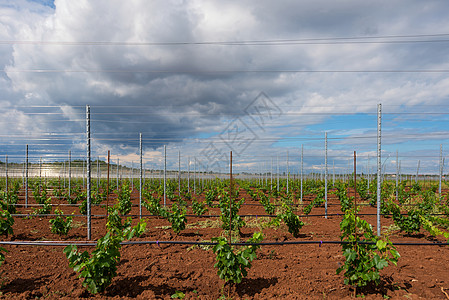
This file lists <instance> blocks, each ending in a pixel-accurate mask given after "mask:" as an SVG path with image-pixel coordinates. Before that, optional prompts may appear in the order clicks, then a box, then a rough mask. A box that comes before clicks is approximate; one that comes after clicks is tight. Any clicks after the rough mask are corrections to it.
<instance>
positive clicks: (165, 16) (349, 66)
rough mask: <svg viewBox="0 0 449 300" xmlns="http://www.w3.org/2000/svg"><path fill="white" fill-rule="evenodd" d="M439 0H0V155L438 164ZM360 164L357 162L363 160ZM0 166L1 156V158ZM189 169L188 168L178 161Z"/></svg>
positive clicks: (447, 116)
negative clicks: (88, 135) (379, 154)
mask: <svg viewBox="0 0 449 300" xmlns="http://www.w3.org/2000/svg"><path fill="white" fill-rule="evenodd" d="M448 15H449V6H448V5H447V2H446V1H430V0H429V1H418V0H416V1H355V0H347V1H296V0H295V1H289V0H285V1H263V0H262V1H195V0H192V1H180V0H178V1H166V0H164V1H148V0H129V1H115V0H97V1H87V0H79V1H69V0H56V1H51V0H42V1H25V0H1V1H0V65H1V69H2V72H1V74H0V91H1V95H0V117H1V119H0V122H1V126H0V145H1V147H0V155H2V156H3V155H6V154H8V155H9V157H10V160H16V161H21V160H23V155H24V149H25V145H26V144H28V145H29V148H30V155H31V156H32V160H33V159H34V160H37V159H38V158H40V157H43V159H44V160H47V161H50V160H63V159H66V157H67V152H68V150H71V151H72V152H73V156H74V157H83V156H85V148H86V147H85V143H86V142H85V131H86V121H85V118H86V105H90V109H91V129H92V138H93V139H92V150H93V156H94V157H100V158H101V159H104V158H105V157H106V153H107V150H111V153H112V157H113V158H114V159H116V158H118V157H119V158H120V160H121V162H123V163H126V164H128V165H131V162H134V165H137V162H138V153H139V148H138V146H139V133H142V137H143V146H144V154H145V155H144V160H145V161H146V162H147V164H148V165H150V166H152V167H156V168H158V167H159V168H160V166H161V163H162V156H161V154H162V153H163V145H166V147H167V154H168V156H169V158H168V164H169V166H171V167H172V168H177V159H178V152H180V153H181V156H182V168H183V169H186V168H187V161H188V158H189V157H190V160H191V161H194V159H195V158H196V159H197V161H198V164H199V165H200V164H201V165H202V166H203V167H204V168H209V169H216V170H217V169H220V170H224V169H225V168H227V165H226V164H227V163H226V159H227V157H228V156H229V151H230V150H232V151H233V153H234V155H235V158H234V161H235V165H236V168H237V170H238V171H252V172H258V171H261V170H262V171H264V170H269V169H270V168H271V162H272V161H274V165H277V164H276V162H277V161H278V160H279V161H280V165H281V167H280V168H281V169H284V170H285V167H286V160H287V151H288V153H289V154H288V157H289V165H290V170H291V171H292V172H297V170H298V166H299V160H300V152H301V146H302V145H303V147H304V165H305V168H306V169H307V170H317V171H320V170H322V169H323V164H324V135H325V132H327V134H328V147H329V151H328V155H329V164H330V165H332V164H333V165H334V166H335V167H336V168H337V172H339V171H345V170H346V169H347V168H349V167H348V165H349V164H348V161H349V159H350V158H351V156H352V153H353V151H354V150H355V151H357V153H358V156H359V166H358V168H359V170H361V171H364V170H365V171H366V168H367V167H368V165H370V168H371V171H373V170H374V165H375V155H376V128H377V108H378V107H377V105H378V104H379V103H382V113H383V114H382V134H383V140H382V143H383V145H382V149H383V161H384V164H385V167H386V169H387V171H388V170H389V171H391V172H393V171H394V170H395V166H396V151H399V156H400V157H399V161H400V162H401V167H402V169H403V171H404V172H408V173H414V172H416V166H417V163H418V161H420V163H421V168H422V171H423V172H434V173H437V172H438V161H439V151H440V144H442V145H443V151H444V155H446V154H445V153H447V151H446V150H445V149H447V148H448V147H449V145H448V143H447V142H448V136H449V135H448V134H449V130H448V124H449V123H448V121H449V109H448V104H449V77H448V75H449V51H447V49H448V46H449V18H447V16H448ZM368 157H369V158H370V159H369V160H368ZM0 159H1V160H2V161H3V160H4V159H3V158H0ZM192 168H193V164H192Z"/></svg>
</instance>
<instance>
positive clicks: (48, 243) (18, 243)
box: [0, 241, 449, 247]
mask: <svg viewBox="0 0 449 300" xmlns="http://www.w3.org/2000/svg"><path fill="white" fill-rule="evenodd" d="M120 244H121V245H158V246H159V245H198V246H213V245H216V244H217V243H215V242H197V241H127V242H121V243H120ZM314 244H317V245H319V246H320V247H321V245H326V244H328V245H342V244H353V242H348V241H287V242H261V243H246V242H242V243H231V245H233V246H251V245H252V246H285V245H314ZM358 244H364V245H375V244H376V243H374V242H363V241H360V242H358ZM392 244H393V245H394V246H449V242H447V243H444V242H433V243H418V242H392ZM0 245H15V246H69V245H76V246H80V247H82V246H85V247H92V246H96V245H97V242H87V241H81V242H80V241H0Z"/></svg>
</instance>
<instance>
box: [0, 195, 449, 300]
mask: <svg viewBox="0 0 449 300" xmlns="http://www.w3.org/2000/svg"><path fill="white" fill-rule="evenodd" d="M241 196H244V197H245V198H246V202H245V205H243V206H242V208H241V210H240V213H241V214H252V215H257V214H259V215H264V214H265V212H264V210H263V207H262V206H260V205H256V204H258V203H256V202H254V201H252V200H251V198H250V197H248V196H247V195H246V193H245V191H243V190H242V191H241ZM133 198H134V203H137V202H138V200H137V199H138V193H137V192H136V191H134V193H133ZM113 201H114V200H110V202H113ZM309 201H310V200H309ZM305 202H306V203H307V202H308V201H305ZM53 203H58V201H57V200H53ZM60 209H62V210H64V211H65V212H66V213H71V212H75V213H76V214H78V213H79V212H78V208H73V207H66V206H61V207H60ZM19 210H20V212H21V213H27V212H31V209H29V208H28V209H25V208H20V209H19ZM138 211H139V210H138V207H137V206H134V207H133V209H132V212H131V214H138ZM93 213H94V214H102V213H103V214H104V213H105V209H104V208H101V207H94V209H93ZM218 213H219V211H218V210H217V209H214V210H210V211H209V213H208V214H218ZM323 213H324V209H323V208H314V209H313V210H312V212H311V214H323ZM336 213H339V214H340V215H339V216H330V217H328V218H327V219H325V218H324V217H314V216H309V217H302V220H303V222H304V223H305V226H304V227H303V228H302V229H301V235H300V236H299V237H298V238H294V237H293V236H292V235H291V234H290V233H288V231H287V228H286V227H285V226H284V225H283V226H281V227H280V228H277V229H270V228H266V229H263V233H264V236H265V239H264V242H268V241H337V240H339V236H340V230H339V223H340V221H341V211H340V205H339V202H338V199H337V198H336V197H335V196H334V195H331V196H329V214H336ZM361 213H372V214H374V213H375V208H371V207H369V206H364V207H363V208H362V209H361ZM364 218H365V219H366V220H368V221H369V222H370V223H371V224H376V220H375V216H365V217H364ZM49 219H50V218H49V217H33V218H31V219H26V218H21V217H15V224H14V227H13V229H14V235H12V236H9V237H8V238H5V237H2V240H5V241H6V240H8V241H39V240H67V241H85V240H86V218H85V217H82V218H81V217H76V218H74V225H75V227H76V228H73V229H72V230H71V231H70V232H69V235H68V236H67V237H64V238H61V237H59V236H58V235H56V234H52V233H51V232H50V224H49V222H48V220H49ZM135 219H137V218H135ZM146 219H147V223H148V225H147V229H148V231H147V232H146V233H145V234H144V235H143V236H142V237H140V238H138V239H136V240H142V241H144V240H146V241H209V240H210V239H211V238H212V237H216V236H219V235H220V234H222V231H221V228H218V226H217V223H218V221H217V218H199V217H190V216H189V217H188V224H189V226H188V227H189V228H187V229H186V230H184V231H182V232H181V233H180V234H179V235H176V234H174V233H173V231H172V230H171V229H170V228H167V226H168V225H170V224H169V223H168V222H167V221H165V220H162V219H159V218H155V217H148V218H146ZM263 220H264V219H263V218H261V217H258V218H257V219H255V218H251V219H247V223H248V226H247V227H246V228H243V229H242V233H243V239H247V238H249V237H250V236H251V234H252V233H253V232H255V231H257V230H259V228H257V224H258V223H260V222H261V221H263ZM391 224H392V220H391V219H389V218H383V219H382V226H383V227H384V229H387V228H388V226H389V225H391ZM421 232H422V233H421V234H418V235H414V236H406V235H404V234H402V233H400V232H397V231H393V232H392V233H391V240H392V241H395V242H405V241H409V242H429V243H437V242H436V240H435V239H434V238H432V237H430V236H429V235H428V234H427V233H426V232H425V231H421ZM104 233H105V219H104V218H93V221H92V239H93V240H96V239H98V238H100V237H101V236H102V235H104ZM5 248H6V249H7V250H8V251H9V252H8V253H6V261H5V263H4V265H2V266H1V267H0V278H1V284H2V286H1V290H0V291H1V296H0V298H1V299H36V298H45V299H73V298H92V299H134V298H137V299H171V296H172V295H173V294H175V292H177V291H181V292H183V293H185V295H186V297H185V299H218V298H220V296H222V295H226V296H227V295H228V293H229V295H230V296H231V298H232V299H345V298H347V299H349V298H352V297H353V290H352V289H351V288H350V287H348V286H346V285H344V283H343V279H344V278H343V275H336V269H337V268H338V266H339V265H340V264H342V263H343V262H344V257H343V255H342V251H341V246H340V245H332V244H322V245H320V244H311V245H283V246H262V247H261V248H260V249H259V251H258V257H257V259H256V260H255V261H253V266H252V268H251V269H250V270H249V272H248V276H247V277H246V278H245V279H244V280H243V281H242V282H241V283H240V284H237V285H234V286H231V287H230V292H229V287H228V286H227V285H226V286H225V287H224V281H223V280H221V279H219V277H218V275H217V270H216V269H215V268H214V263H215V255H214V253H213V252H212V250H211V249H209V250H207V249H204V247H199V246H191V245H166V244H159V245H125V246H123V247H122V250H121V253H122V256H121V262H120V264H119V266H118V276H117V277H115V278H114V280H113V282H112V284H111V285H110V286H109V287H108V288H107V289H106V291H105V292H104V293H101V294H97V295H90V294H89V293H88V292H87V291H85V289H84V288H83V287H82V279H79V278H78V274H77V273H75V272H74V271H73V270H72V269H71V268H69V266H68V260H67V259H66V257H65V255H64V253H63V252H62V250H63V248H64V247H62V246H59V247H58V246H22V245H7V246H5ZM80 249H82V250H84V248H82V247H80ZM85 249H87V250H88V251H91V250H92V249H93V248H92V247H90V248H88V247H86V248H85ZM397 250H398V251H399V253H400V254H401V258H400V259H399V263H398V266H397V267H395V266H389V267H388V268H387V269H385V270H383V272H382V274H383V275H382V284H381V285H380V286H379V287H377V288H374V289H366V290H364V291H363V293H364V295H363V297H365V298H366V299H388V298H390V299H449V297H448V295H447V294H449V267H448V266H449V247H448V246H441V245H432V246H398V247H397Z"/></svg>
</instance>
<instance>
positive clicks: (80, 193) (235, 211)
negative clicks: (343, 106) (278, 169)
mask: <svg viewBox="0 0 449 300" xmlns="http://www.w3.org/2000/svg"><path fill="white" fill-rule="evenodd" d="M49 186H51V188H49ZM107 186H109V185H106V184H105V183H104V182H101V183H99V184H98V187H99V188H97V187H96V186H95V185H93V187H92V190H93V193H92V195H93V197H92V203H94V204H96V205H104V202H105V200H106V199H107V195H108V194H114V195H115V197H114V199H115V200H114V201H115V203H114V206H112V207H108V208H107V209H108V221H107V225H106V229H107V231H106V234H105V235H104V236H103V237H101V238H100V239H99V240H98V241H97V246H96V248H95V250H93V251H92V252H91V253H88V252H86V251H85V252H82V253H81V252H79V251H78V250H77V249H76V246H74V245H71V246H68V247H67V248H65V249H64V253H65V254H66V256H67V258H68V260H69V265H70V266H71V267H72V268H73V269H74V270H75V271H76V272H79V276H80V277H82V278H84V281H83V285H84V286H85V287H86V289H87V290H88V291H89V292H91V293H98V292H103V291H104V290H105V288H106V287H107V286H108V285H109V284H110V283H111V281H112V278H113V277H114V276H116V274H117V264H118V263H119V261H120V248H121V242H123V241H125V240H130V239H132V238H133V237H138V236H141V235H142V234H143V233H144V232H145V227H146V219H145V218H143V219H141V220H140V221H139V223H138V224H137V225H135V226H134V227H133V226H131V224H132V219H131V218H129V217H128V218H127V219H126V220H125V221H124V223H123V219H124V218H126V215H128V214H129V213H130V211H131V207H132V204H133V202H132V199H131V192H132V191H131V188H130V184H129V182H128V181H124V182H123V183H122V185H121V186H118V187H115V186H114V185H113V184H111V185H110V186H109V189H108V188H107ZM134 186H135V187H136V186H138V185H136V184H134ZM177 186H178V183H177V181H174V180H169V181H168V182H167V185H166V187H165V196H166V198H167V200H168V205H164V203H162V201H163V199H164V197H163V196H164V187H163V186H162V185H161V184H160V182H158V180H152V181H150V180H149V181H147V182H146V184H145V186H144V188H143V191H142V194H143V196H144V202H143V206H144V208H145V209H146V210H147V212H148V213H149V214H151V215H153V216H155V217H158V218H161V219H165V220H167V221H168V222H169V223H170V224H171V226H170V227H171V229H172V230H173V232H174V233H175V234H176V235H178V234H180V233H181V232H182V231H183V230H184V229H185V228H186V226H187V224H188V220H187V211H189V210H191V211H192V213H193V214H195V215H197V216H201V215H204V214H206V213H208V212H211V211H212V210H213V211H214V212H215V211H219V220H220V224H221V225H220V226H221V229H222V232H220V233H219V234H218V235H217V236H215V237H213V238H211V240H210V241H211V242H213V243H215V246H214V247H213V248H212V251H213V252H214V253H215V255H216V264H215V267H216V268H217V274H218V276H219V277H220V278H221V279H223V280H224V281H225V282H226V283H229V284H236V283H239V282H241V280H242V278H244V277H245V276H246V275H247V274H248V270H249V269H250V267H251V262H252V261H253V260H254V259H256V258H257V249H259V247H260V245H259V244H258V243H260V242H262V241H263V238H264V235H263V233H262V230H261V231H258V232H255V233H254V234H253V236H252V238H250V239H249V240H247V241H246V242H247V243H248V245H247V246H235V245H233V243H234V242H241V241H242V240H241V236H242V232H241V229H242V228H244V227H245V225H246V224H245V220H244V219H243V218H242V217H241V216H240V214H239V211H240V208H241V207H242V205H244V204H245V197H243V196H241V194H243V190H244V191H245V192H246V194H247V195H249V197H251V198H252V199H253V200H254V201H257V202H258V203H259V204H260V205H261V206H263V208H264V210H265V212H266V213H267V215H269V216H271V219H270V221H267V222H265V223H263V224H262V225H261V227H260V228H261V229H263V228H264V227H265V228H266V227H274V228H278V227H280V226H281V225H282V224H283V226H285V228H286V230H287V231H288V232H289V233H290V234H291V235H292V236H293V237H295V238H297V237H299V236H300V230H301V228H302V227H303V226H304V222H303V221H302V220H301V218H300V217H299V216H298V215H301V214H306V215H307V214H309V213H310V212H311V210H312V209H313V208H314V207H320V206H322V205H323V203H324V193H325V188H324V183H323V182H321V181H305V182H304V185H303V195H309V196H313V197H312V200H309V201H310V202H309V203H304V202H303V203H301V201H300V200H301V199H300V198H299V197H298V195H299V193H298V183H296V184H295V183H293V182H292V183H290V187H291V188H290V190H289V192H287V190H286V186H285V182H283V181H281V182H280V186H279V189H278V187H277V186H274V188H273V186H267V185H263V184H253V182H250V181H239V180H237V181H236V182H235V183H234V184H232V185H231V184H230V182H229V181H227V180H211V181H206V183H205V184H203V185H202V187H201V189H198V194H196V195H192V194H191V190H189V189H188V188H187V186H186V184H185V182H182V185H181V189H180V190H178V189H177ZM375 186H376V185H375V183H374V184H372V185H371V186H370V189H368V186H367V182H366V181H365V180H363V179H362V180H360V181H357V183H356V190H357V197H358V199H359V200H358V201H360V203H361V204H366V205H375V202H374V199H377V195H376V191H375V190H374V188H372V187H375ZM30 188H31V189H32V191H33V198H34V200H35V201H36V203H37V204H41V206H40V207H39V208H37V209H34V212H33V213H34V214H51V212H52V205H51V201H52V196H53V197H56V198H57V199H58V200H60V201H67V203H68V204H80V206H79V208H80V213H81V214H85V213H86V212H85V206H86V205H85V203H86V195H85V190H83V189H82V188H81V187H80V185H79V184H76V183H75V182H74V184H73V186H72V187H71V188H72V189H71V191H70V194H69V193H68V191H67V188H66V189H64V188H63V187H62V186H61V184H60V182H53V183H51V182H50V183H48V185H47V183H42V182H41V181H40V180H39V181H38V180H36V181H31V182H30ZM114 188H115V189H114ZM351 188H352V189H353V188H354V182H351V181H348V182H337V183H336V184H335V185H333V186H330V187H329V189H328V192H329V193H332V194H335V195H336V197H338V199H339V201H340V205H341V211H342V212H343V213H344V215H343V217H342V218H343V219H342V222H341V224H340V231H341V236H340V239H341V241H342V242H343V243H342V253H343V255H344V257H345V259H346V260H345V263H344V264H343V265H342V266H341V267H339V268H338V269H337V270H336V272H337V273H338V274H340V273H343V274H344V277H345V283H346V284H348V285H351V286H354V287H356V289H355V290H357V288H362V287H364V286H366V285H368V284H369V283H374V284H378V283H379V281H380V275H379V273H380V271H381V270H382V269H384V268H385V267H386V266H388V264H389V263H393V264H396V263H397V261H398V259H399V257H400V255H399V253H398V252H397V250H396V248H395V247H394V246H393V244H392V242H391V241H390V240H389V238H388V236H382V237H378V236H376V235H375V234H374V233H373V229H372V226H371V225H370V224H369V223H367V222H366V221H365V220H363V219H362V218H360V216H358V214H357V212H358V208H357V207H354V205H353V203H354V201H353V200H354V196H348V191H350V190H351ZM20 189H21V184H20V182H19V181H14V182H12V184H11V186H10V187H9V189H8V193H5V192H4V190H2V191H1V194H0V197H1V199H0V203H1V210H0V234H2V235H5V236H7V235H12V234H13V229H12V228H13V225H14V217H13V214H15V213H16V212H17V210H16V206H14V205H13V204H17V203H18V201H19V193H20ZM49 190H51V195H49V193H48V191H49ZM395 192H396V190H395V186H394V185H393V184H392V183H391V182H384V183H383V184H382V195H381V198H382V213H383V214H384V215H385V216H386V217H392V219H393V220H394V223H395V224H396V226H398V228H399V229H400V230H401V231H403V232H405V233H406V234H414V233H418V232H420V230H421V227H422V228H423V229H425V230H427V231H428V232H429V234H431V235H433V236H436V237H439V236H441V237H444V238H445V239H449V233H448V231H447V229H448V228H449V209H448V204H449V203H448V200H447V197H444V198H443V197H441V196H440V195H437V194H435V191H433V190H432V189H428V190H424V189H422V188H421V187H420V186H419V184H415V185H413V186H411V187H410V188H409V187H407V186H406V185H405V182H401V183H400V186H399V189H398V192H399V193H398V197H397V198H396V194H395ZM69 195H70V196H69ZM200 195H203V196H204V197H203V198H204V200H203V201H200V200H198V199H200ZM300 204H302V205H300ZM54 214H55V215H56V217H55V218H52V219H50V220H49V223H50V224H51V232H53V233H56V234H59V235H67V234H68V232H69V231H70V229H71V225H72V220H73V217H72V216H66V215H64V213H63V212H62V211H61V210H59V209H55V210H54ZM5 251H6V250H5V249H4V248H0V262H3V260H4V259H5V256H4V252H5Z"/></svg>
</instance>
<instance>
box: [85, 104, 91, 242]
mask: <svg viewBox="0 0 449 300" xmlns="http://www.w3.org/2000/svg"><path fill="white" fill-rule="evenodd" d="M86 142H87V162H86V163H87V166H86V167H87V183H86V184H87V186H86V190H87V200H86V201H87V239H88V240H90V238H91V225H92V224H91V222H92V220H91V211H90V208H91V207H90V206H91V205H90V204H91V203H90V186H91V181H90V180H91V170H90V154H91V153H90V106H89V105H86Z"/></svg>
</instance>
